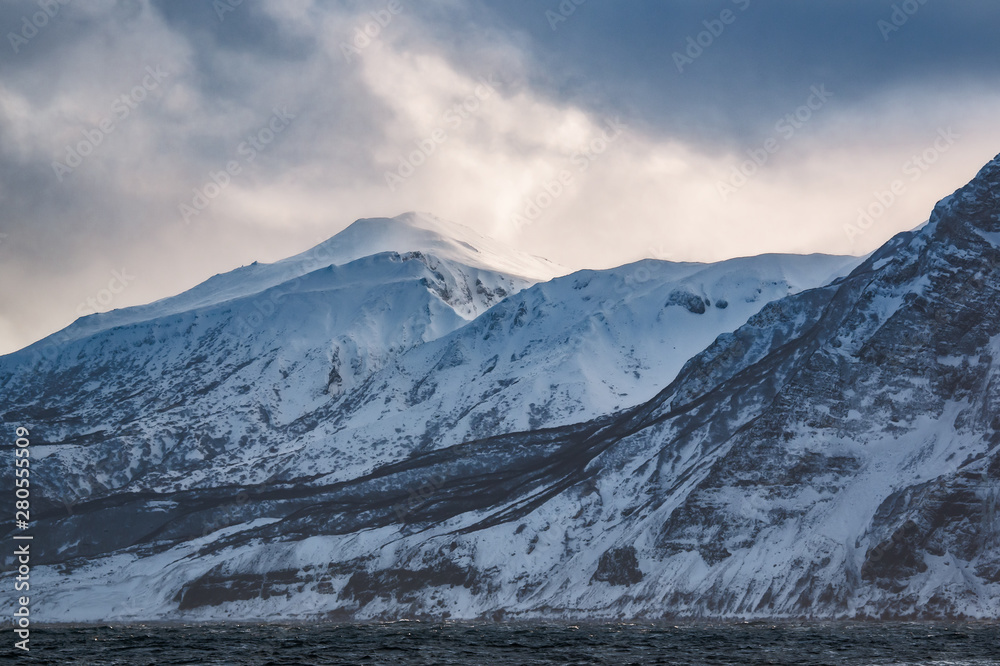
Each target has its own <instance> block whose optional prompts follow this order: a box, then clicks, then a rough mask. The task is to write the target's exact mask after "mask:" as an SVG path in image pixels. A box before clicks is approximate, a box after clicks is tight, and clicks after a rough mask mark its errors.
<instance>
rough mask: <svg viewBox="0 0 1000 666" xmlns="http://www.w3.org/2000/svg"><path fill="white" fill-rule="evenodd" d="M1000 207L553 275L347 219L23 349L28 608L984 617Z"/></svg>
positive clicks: (990, 186)
mask: <svg viewBox="0 0 1000 666" xmlns="http://www.w3.org/2000/svg"><path fill="white" fill-rule="evenodd" d="M998 192H1000V158H998V160H994V161H993V162H991V163H990V164H989V165H987V167H985V168H984V169H983V171H982V172H981V173H980V174H979V175H978V176H977V177H976V179H975V180H973V181H972V183H970V185H968V186H967V187H965V188H963V189H962V190H959V191H958V192H957V193H956V194H955V195H953V196H952V197H949V198H947V199H945V200H944V201H942V202H941V203H940V204H939V205H938V206H937V207H936V208H935V210H934V212H933V214H932V216H931V220H930V222H929V223H928V224H927V225H925V226H924V227H922V228H920V229H918V230H917V231H914V232H909V233H906V234H901V235H899V236H897V237H896V238H894V239H893V240H892V241H890V242H889V243H887V244H886V245H885V246H884V247H883V248H881V249H880V250H879V251H878V252H876V253H874V254H873V255H872V256H870V257H868V258H867V259H865V260H864V261H863V262H862V261H861V260H860V259H853V258H838V257H826V256H812V257H780V256H773V255H771V256H763V257H754V258H746V259H736V260H731V261H728V262H722V263H720V264H714V265H699V264H671V263H667V262H654V261H645V262H640V263H638V264H633V265H629V266H625V267H621V268H618V269H613V270H610V271H583V272H579V273H575V274H572V275H568V276H564V277H558V278H556V279H553V280H550V281H548V282H543V283H536V284H534V285H533V286H529V285H530V284H531V283H532V282H533V281H534V280H537V279H539V278H545V277H551V274H554V273H558V270H557V269H555V268H553V267H550V266H548V265H547V264H545V263H543V262H541V261H540V260H535V259H532V258H524V257H522V256H518V255H516V254H514V253H511V252H509V251H507V250H504V249H503V248H500V247H499V246H498V245H495V244H489V245H488V246H487V243H488V241H483V240H481V239H475V238H469V237H465V238H463V239H460V240H459V241H454V242H453V241H450V240H449V239H450V238H454V236H453V235H448V234H447V233H443V232H442V230H441V228H440V227H435V229H427V228H424V227H426V226H430V225H429V224H425V225H424V226H419V225H414V224H413V223H412V219H411V220H406V219H404V220H400V219H398V218H397V219H396V220H395V221H378V222H377V224H376V225H372V224H368V223H362V222H359V223H356V224H355V225H353V226H352V227H350V228H349V229H348V230H347V232H344V233H343V234H341V235H338V236H337V237H335V238H334V239H331V241H328V242H327V243H325V244H324V245H323V246H321V247H324V246H325V247H327V248H333V249H332V250H331V251H330V254H329V255H328V257H325V258H324V259H323V260H320V261H318V262H317V263H311V262H312V259H309V260H306V261H303V259H302V258H301V256H300V257H299V258H293V259H292V260H288V261H287V262H279V264H274V265H272V266H271V267H266V266H255V267H250V269H252V270H251V271H249V272H248V271H247V269H241V271H243V274H242V275H238V274H235V273H231V274H227V275H225V276H217V277H216V278H213V280H210V281H209V282H207V283H206V284H205V285H202V286H200V287H197V288H195V289H194V290H192V291H191V292H188V294H183V295H181V296H179V297H177V298H176V299H168V300H166V301H162V302H160V303H159V304H153V305H151V306H146V308H147V309H146V310H145V311H139V312H130V311H129V310H125V311H122V312H121V313H111V314H110V315H104V316H103V317H105V318H106V319H107V321H105V322H101V323H100V324H97V323H94V322H89V323H88V322H87V320H86V319H85V320H82V321H81V322H77V324H74V327H77V328H76V333H74V335H73V336H66V337H64V338H57V339H56V340H55V341H52V340H50V341H48V343H47V345H46V343H45V342H43V343H40V344H41V345H42V346H40V347H39V346H36V347H34V348H28V349H26V350H23V351H22V352H18V353H16V354H13V355H9V356H5V357H2V358H0V390H2V394H0V396H2V397H0V414H2V415H3V419H4V421H5V422H7V423H14V424H23V425H27V426H29V427H31V428H32V430H33V436H34V438H35V442H36V443H35V445H34V451H33V455H36V456H37V459H36V461H35V467H34V468H33V471H34V473H35V474H36V475H37V476H36V477H33V478H37V483H38V484H39V486H40V487H39V488H38V489H37V491H38V492H39V493H41V494H42V495H43V497H44V499H43V498H41V497H39V498H36V499H35V505H34V506H35V510H36V511H38V512H39V513H38V518H39V520H38V522H37V526H36V530H35V531H36V537H35V548H36V551H35V552H36V557H37V558H38V559H37V560H36V563H39V564H42V563H44V565H43V566H39V567H37V568H36V569H34V570H33V575H34V576H37V580H38V590H39V591H38V593H37V596H36V597H35V600H34V601H35V603H36V606H35V608H36V612H37V613H38V615H39V616H41V617H42V618H45V619H50V620H58V619H61V620H105V619H109V618H116V619H123V618H134V619H151V618H161V619H181V618H183V619H210V618H263V617H268V618H275V617H284V618H290V617H307V616H308V617H311V616H321V617H330V618H345V619H346V618H371V617H495V618H500V617H539V616H541V617H581V616H587V617H614V618H638V617H664V616H676V615H683V616H739V617H789V616H816V617H847V616H857V615H876V616H914V615H925V616H956V615H962V614H965V615H972V616H980V617H982V616H986V617H996V615H997V609H998V608H1000V574H998V573H997V571H998V565H1000V559H998V558H1000V529H998V528H1000V522H998V520H997V508H998V506H997V504H998V494H997V490H996V489H997V487H998V486H997V481H998V480H1000V471H998V470H1000V466H998V463H997V459H996V444H997V443H998V442H1000V433H998V432H997V429H998V428H1000V416H998V412H997V405H998V401H1000V392H998V389H997V388H996V387H997V385H998V382H997V380H996V378H995V377H994V375H995V370H994V369H993V367H992V362H993V358H994V357H995V356H996V351H995V350H994V347H996V345H997V342H996V341H997V340H998V339H1000V316H998V315H1000V312H997V308H998V307H1000V306H998V305H997V304H996V299H995V298H994V296H993V294H994V293H995V291H996V289H997V288H998V287H1000V273H998V271H997V264H998V262H1000V200H998V199H1000V194H998ZM383 226H384V227H386V228H389V229H390V230H391V231H392V233H395V232H396V231H397V230H399V229H400V228H403V229H405V230H404V231H401V232H399V233H398V234H397V236H396V237H392V233H385V234H383V233H382V232H381V231H379V232H378V233H376V234H367V233H365V230H366V229H369V230H370V229H374V228H381V227H383ZM410 229H416V231H412V232H411V231H410ZM348 232H349V233H348ZM463 233H465V232H463ZM468 233H472V232H468ZM345 234H346V236H345ZM425 234H431V236H432V237H431V236H427V235H425ZM370 235H377V236H379V238H388V239H389V240H387V241H386V243H387V244H388V245H386V244H383V243H381V242H378V241H373V240H371V239H370V238H369V236H370ZM338 239H339V240H338ZM474 241H475V242H474ZM477 243H478V245H477ZM339 248H348V249H344V250H343V251H342V254H338V252H341V249H339ZM390 248H391V249H390ZM369 250H373V253H372V254H367V255H364V256H355V255H357V254H358V253H363V252H367V251H369ZM337 262H341V263H337ZM859 263H860V265H857V264H859ZM515 265H516V266H520V268H518V269H516V275H515V274H509V273H506V272H505V271H508V270H509V271H511V272H512V273H513V272H514V269H512V268H511V266H515ZM289 266H295V267H296V268H294V269H289ZM275 267H278V268H275ZM532 267H534V268H532ZM284 270H288V271H289V272H288V273H287V274H282V275H285V278H284V279H281V277H280V276H279V274H280V273H281V271H284ZM546 271H548V273H546ZM847 273H849V274H848V275H846V277H844V274H847ZM244 277H246V279H243V278H244ZM213 281H214V284H211V283H213ZM210 284H211V286H210ZM184 299H187V300H184ZM156 308H160V310H157V309H156ZM136 310H141V309H136ZM255 313H256V314H255ZM112 315H113V317H117V319H113V318H112ZM97 317H101V316H100V315H99V316H97ZM85 325H87V326H92V327H93V328H90V329H87V328H85ZM71 328H73V327H71ZM40 348H41V349H45V350H46V353H44V354H38V353H37V352H38V350H39V349H40ZM4 483H5V484H10V483H11V481H10V480H9V479H7V478H6V477H5V479H4Z"/></svg>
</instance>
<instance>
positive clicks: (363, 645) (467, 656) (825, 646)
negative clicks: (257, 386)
mask: <svg viewBox="0 0 1000 666" xmlns="http://www.w3.org/2000/svg"><path fill="white" fill-rule="evenodd" d="M30 644H31V648H32V649H31V652H30V654H28V655H25V654H24V653H23V652H21V651H19V650H14V649H13V638H12V632H11V634H8V635H7V638H6V641H5V644H4V645H3V646H2V647H0V661H2V663H11V664H13V663H25V664H27V663H34V664H63V665H69V664H101V665H119V664H128V665H130V666H131V665H133V664H143V665H145V664H149V665H154V664H155V665H156V666H161V665H166V664H241V665H242V664H254V665H261V666H263V665H265V664H403V665H406V664H477V665H480V664H483V665H488V666H506V665H508V664H614V665H616V666H618V665H624V664H851V665H852V666H853V665H863V664H956V665H957V664H976V665H982V664H997V665H1000V624H993V625H990V624H949V625H944V624H935V625H930V624H907V623H892V624H875V623H872V624H859V623H852V624H782V625H771V624H756V623H751V624H715V625H704V624H702V625H683V626H677V627H675V626H671V625H650V624H582V625H559V624H534V625H529V624H523V625H496V624H466V623H454V624H432V623H417V622H402V623H393V624H371V625H331V624H321V625H202V626H144V625H139V626H122V627H72V628H69V627H67V628H49V629H38V630H37V631H32V634H31V643H30ZM15 658H16V661H15Z"/></svg>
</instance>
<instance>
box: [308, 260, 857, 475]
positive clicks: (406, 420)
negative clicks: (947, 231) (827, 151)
mask: <svg viewBox="0 0 1000 666" xmlns="http://www.w3.org/2000/svg"><path fill="white" fill-rule="evenodd" d="M859 262H860V259H856V258H853V257H848V258H845V257H833V256H827V255H811V256H782V255H763V256H760V257H748V258H740V259H732V260H729V261H724V262H720V263H718V264H711V265H706V264H691V263H689V264H675V263H669V262H658V261H653V260H647V261H642V262H639V263H636V264H631V265H628V266H622V267H620V268H617V269H612V270H607V271H581V272H578V273H574V274H572V275H569V276H566V277H562V278H556V279H554V280H552V281H550V282H546V283H543V284H538V285H535V286H533V287H531V288H529V289H526V290H525V291H523V292H521V293H519V294H517V295H514V296H511V297H509V298H507V299H506V300H504V301H503V302H502V303H501V304H499V305H497V306H496V307H494V308H493V309H491V310H490V311H489V312H488V313H487V314H485V315H484V316H482V317H479V318H478V319H476V320H475V321H474V322H472V323H470V324H469V325H468V326H465V327H463V328H461V329H459V330H457V331H455V332H453V333H451V334H449V335H447V336H444V337H442V338H440V339H438V340H435V341H433V342H432V343H428V344H425V345H421V346H419V347H416V348H414V349H412V350H410V351H408V352H407V353H406V354H403V355H401V356H399V357H398V358H396V359H395V360H394V361H393V362H392V363H391V364H389V365H387V366H386V367H385V368H384V369H383V370H382V371H380V372H379V373H378V374H376V375H373V376H372V377H371V379H370V380H369V381H368V382H366V384H365V385H364V386H363V387H361V388H360V390H359V391H358V392H357V393H356V394H354V395H351V396H347V397H345V398H344V399H343V400H341V401H339V402H337V403H333V404H330V405H327V406H325V408H324V409H322V410H320V411H319V412H318V413H317V414H316V415H315V418H317V419H318V420H320V421H323V422H327V423H329V424H330V427H331V428H332V429H333V430H332V431H333V432H335V433H336V436H335V437H331V438H330V439H329V440H328V441H329V443H330V444H329V448H331V449H336V448H339V447H342V446H343V442H345V441H350V442H351V445H352V446H353V447H361V448H365V449H366V450H369V451H372V452H380V451H383V450H387V452H386V454H385V455H383V454H381V453H380V454H379V455H377V456H375V457H376V458H379V459H392V458H395V457H401V456H402V455H403V454H405V453H409V452H410V451H413V450H424V449H427V448H441V447H444V446H450V445H453V444H458V443H461V442H463V441H467V440H472V439H477V438H481V437H489V436H493V435H497V434H501V433H507V432H516V431H519V430H536V429H538V428H549V427H553V426H558V425H567V424H570V423H574V422H577V421H582V420H587V419H590V418H594V417H596V416H600V415H603V414H607V413H610V412H614V411H618V410H620V409H624V408H626V407H630V406H633V405H635V404H638V403H640V402H644V401H645V400H648V399H650V398H652V397H653V396H654V395H655V394H656V393H657V392H658V391H659V390H660V389H661V388H662V387H663V386H665V385H666V384H668V383H669V382H670V381H671V380H672V379H673V378H674V377H675V376H676V374H677V372H678V371H679V370H680V368H681V366H682V365H683V364H684V362H685V361H687V359H689V358H690V357H691V356H693V355H694V354H696V353H698V352H699V351H701V350H702V349H704V348H705V347H707V346H708V345H709V344H710V343H711V342H712V341H713V340H714V339H715V338H716V337H717V336H718V335H720V334H722V333H726V332H729V331H732V330H735V329H736V328H738V327H739V326H740V325H742V324H743V323H745V322H746V320H747V319H748V318H749V317H750V316H751V315H752V314H754V313H756V312H757V311H758V310H759V309H760V308H761V307H762V306H763V305H764V304H765V303H767V302H769V301H772V300H776V299H778V298H782V297H784V296H786V295H788V294H791V293H797V292H798V291H801V290H802V289H805V288H808V287H812V286H816V285H818V284H825V283H826V282H827V281H829V279H832V278H833V277H834V276H836V275H839V274H843V273H846V272H848V271H849V270H850V269H851V268H853V267H854V266H855V265H856V264H857V263H859ZM388 450H396V451H399V453H389V452H388ZM333 453H334V452H333V451H330V455H333ZM308 471H309V473H318V472H321V471H323V468H322V466H321V465H320V464H317V465H315V466H313V467H312V468H310V469H309V470H308Z"/></svg>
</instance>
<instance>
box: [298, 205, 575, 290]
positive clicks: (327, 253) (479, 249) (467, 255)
mask: <svg viewBox="0 0 1000 666" xmlns="http://www.w3.org/2000/svg"><path fill="white" fill-rule="evenodd" d="M379 252H400V253H404V252H425V253H428V254H432V255H434V256H436V257H439V258H441V259H447V260H449V261H455V262H458V263H460V264H464V265H466V266H471V267H473V268H481V269H485V270H490V271H496V272H498V273H504V274H506V275H511V276H515V277H520V278H525V279H527V280H529V281H531V282H540V281H545V280H550V279H552V278H554V277H556V276H557V275H565V274H566V273H568V272H569V271H568V270H566V269H564V268H562V267H561V266H558V265H557V264H554V263H552V262H550V261H548V260H547V259H542V258H540V257H535V256H531V255H528V254H525V253H523V252H519V251H517V250H514V249H513V248H510V247H507V246H506V245H504V244H503V243H501V242H499V241H496V240H494V239H492V238H488V237H486V236H483V235H481V234H480V233H478V232H476V231H474V230H472V229H470V228H469V227H466V226H464V225H461V224H456V223H454V222H448V221H446V220H442V219H441V218H439V217H436V216H434V215H431V214H429V213H417V212H409V213H403V214H402V215H397V216H396V217H371V218H362V219H360V220H357V221H356V222H354V223H353V224H351V225H350V226H349V227H347V228H346V229H344V230H343V231H341V232H340V233H339V234H337V235H336V236H334V237H333V238H331V239H329V240H327V241H325V242H323V243H321V244H320V245H318V246H316V247H315V248H313V249H311V250H308V251H306V252H304V253H302V254H300V255H296V256H294V257H291V258H289V259H286V260H284V261H283V262H279V263H302V264H305V265H312V264H315V263H316V262H317V261H319V262H322V261H330V262H331V263H335V264H341V263H346V262H348V261H353V260H355V259H360V258H361V257H367V256H369V255H372V254H377V253H379ZM317 267H318V266H317Z"/></svg>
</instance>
